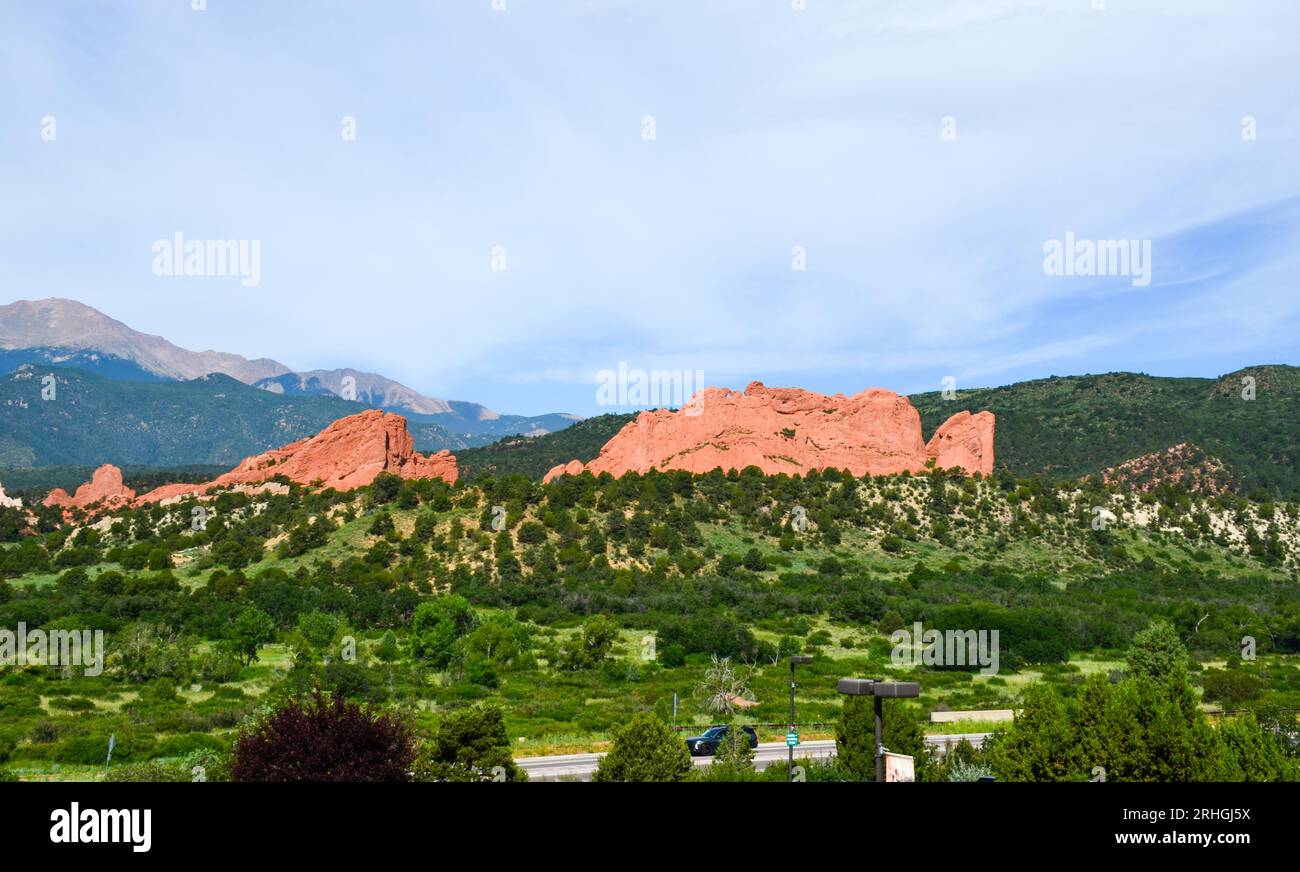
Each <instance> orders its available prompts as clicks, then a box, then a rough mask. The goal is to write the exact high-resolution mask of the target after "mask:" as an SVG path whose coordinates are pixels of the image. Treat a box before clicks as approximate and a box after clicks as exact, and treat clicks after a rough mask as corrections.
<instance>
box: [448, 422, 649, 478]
mask: <svg viewBox="0 0 1300 872" xmlns="http://www.w3.org/2000/svg"><path fill="white" fill-rule="evenodd" d="M635 417H636V415H599V416H597V417H595V418H587V419H586V420H585V421H579V422H578V423H577V424H574V425H573V426H571V427H568V428H566V429H564V430H561V431H559V432H558V433H547V434H546V435H545V436H508V437H506V438H505V439H501V440H499V441H497V442H494V443H493V444H491V445H485V446H484V447H482V448H470V449H467V450H465V451H458V452H456V461H457V463H458V465H459V466H460V474H461V476H463V477H464V478H466V479H468V480H470V481H473V480H474V479H476V478H480V477H482V476H484V475H492V476H503V475H525V476H527V477H529V478H533V479H538V478H541V477H542V476H543V475H545V474H546V472H547V470H549V469H550V468H551V467H553V466H557V465H559V464H561V463H568V462H569V461H570V460H581V461H582V462H583V463H586V462H587V461H588V460H591V459H592V458H594V457H595V456H596V455H597V454H599V453H600V449H601V448H602V447H603V446H604V444H605V443H606V442H608V441H609V440H610V439H611V438H613V436H614V434H615V433H617V432H618V431H619V430H621V429H623V425H624V424H626V423H627V422H629V421H631V420H632V419H633V418H635Z"/></svg>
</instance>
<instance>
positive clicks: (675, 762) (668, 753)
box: [592, 714, 694, 782]
mask: <svg viewBox="0 0 1300 872" xmlns="http://www.w3.org/2000/svg"><path fill="white" fill-rule="evenodd" d="M613 733H614V745H613V747H612V748H611V749H610V751H609V753H608V754H606V755H605V756H604V757H602V758H600V763H599V764H597V766H596V773H595V775H593V776H592V781H601V782H609V781H686V780H687V779H688V778H689V777H690V775H691V771H692V769H693V768H694V767H693V766H692V765H691V755H690V752H689V751H687V750H686V743H685V742H684V741H682V738H681V737H680V736H678V735H677V733H675V732H674V731H673V730H672V728H671V727H669V726H668V725H667V724H665V723H664V722H663V721H661V720H659V719H658V718H656V717H654V716H653V715H649V714H639V715H636V716H635V717H633V718H632V720H630V721H628V722H627V723H626V724H623V725H622V726H621V727H614V729H613Z"/></svg>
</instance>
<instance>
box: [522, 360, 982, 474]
mask: <svg viewBox="0 0 1300 872" xmlns="http://www.w3.org/2000/svg"><path fill="white" fill-rule="evenodd" d="M993 430H994V417H993V414H992V413H991V412H980V413H979V414H978V415H971V414H970V413H969V412H962V413H959V414H958V415H954V416H953V417H952V418H950V419H949V420H948V421H946V422H945V423H944V424H943V425H942V426H941V427H940V428H939V429H938V431H936V433H935V436H934V438H932V439H931V440H930V445H929V446H927V445H926V443H925V441H924V440H923V439H922V437H921V416H920V413H918V412H917V411H916V408H915V407H913V406H912V404H911V402H909V401H908V399H907V398H906V397H902V396H899V395H898V394H895V393H893V392H892V391H887V390H883V389H880V388H870V389H868V390H865V391H862V392H861V393H858V394H854V395H853V396H851V397H846V396H845V395H844V394H835V395H833V396H828V395H826V394H819V393H816V392H814V391H806V390H802V389H800V388H769V387H766V386H765V385H764V384H763V383H762V382H752V383H751V384H750V385H749V386H748V387H747V388H746V389H745V391H744V393H738V392H736V391H731V390H727V389H726V388H705V389H704V390H702V391H701V392H700V393H698V394H697V395H696V396H695V398H694V399H693V400H692V401H691V402H690V403H688V404H687V406H686V407H685V408H683V409H681V410H679V411H676V412H673V411H670V410H667V409H657V410H655V411H649V412H642V413H641V414H640V415H638V416H637V417H636V419H635V420H633V421H631V422H630V423H628V424H627V425H626V426H624V427H623V429H622V430H620V431H619V432H618V433H617V434H616V435H615V436H614V438H612V439H610V440H609V442H607V443H605V446H604V447H603V448H602V449H601V450H600V454H599V456H597V457H596V458H595V459H594V460H592V461H590V462H589V463H586V464H582V463H580V462H579V461H577V460H574V461H571V462H569V463H567V464H563V465H561V466H556V467H554V468H553V469H551V470H550V471H549V472H547V474H546V477H545V480H546V481H551V480H553V479H555V478H556V477H558V476H560V475H577V474H579V473H580V472H583V471H586V472H591V473H593V474H596V475H598V474H600V473H602V472H608V473H610V474H611V475H614V476H616V477H617V476H621V475H623V474H625V473H627V472H631V471H633V470H635V471H637V472H641V473H644V472H648V471H649V470H651V469H658V470H684V471H686V472H693V473H705V472H710V471H712V470H714V469H719V468H721V469H723V470H732V469H736V470H739V469H744V468H745V467H747V466H756V467H758V468H759V469H761V470H763V471H764V472H765V473H768V474H773V473H782V472H784V473H789V474H792V475H793V474H803V473H807V472H809V471H810V470H814V469H817V470H821V469H831V468H834V469H847V470H849V471H850V472H851V473H853V474H854V475H891V474H895V473H900V472H904V471H910V472H920V471H921V470H923V469H925V468H926V463H927V461H929V460H931V459H933V460H934V461H935V462H936V463H937V465H939V466H942V467H960V468H962V469H965V470H966V471H967V472H982V473H985V474H988V473H990V472H992V470H993Z"/></svg>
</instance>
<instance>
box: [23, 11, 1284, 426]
mask: <svg viewBox="0 0 1300 872" xmlns="http://www.w3.org/2000/svg"><path fill="white" fill-rule="evenodd" d="M505 5H506V8H505V10H504V11H494V10H493V8H492V3H491V0H442V2H437V0H425V2H409V3H408V2H396V0H394V2H387V0H386V2H370V3H361V2H321V0H311V2H293V0H278V2H275V3H265V2H251V0H207V7H208V8H207V10H206V11H203V12H195V11H192V10H191V8H190V2H189V0H135V2H119V3H95V2H82V0H78V2H72V0H68V2H60V0H46V2H42V3H39V4H34V3H33V4H20V3H8V4H5V5H4V7H3V8H0V76H3V81H4V83H5V86H4V87H3V88H0V153H2V154H3V156H4V159H3V160H0V191H2V192H3V194H4V197H3V203H4V206H5V208H4V209H3V210H0V275H3V276H4V283H5V284H4V289H3V292H0V297H2V298H3V300H2V301H3V302H8V301H11V300H14V299H33V298H39V297H49V296H65V297H72V298H75V299H78V300H81V301H83V302H86V303H88V304H90V305H93V306H95V307H97V308H100V309H101V310H103V311H105V312H106V313H108V314H110V315H112V316H113V317H115V318H118V319H119V320H122V321H125V322H126V323H127V324H130V325H131V326H133V327H135V328H136V329H139V330H144V331H146V332H150V333H158V334H161V335H164V336H166V337H167V338H168V339H170V340H172V341H173V342H176V343H177V344H180V345H182V346H185V347H187V348H193V349H207V348H216V349H220V350H226V351H235V352H238V353H241V354H245V355H248V356H251V357H258V356H269V357H274V358H276V359H278V360H281V361H283V362H284V363H286V364H288V365H290V366H292V367H294V368H297V369H310V368H317V367H326V368H329V367H336V366H354V367H357V368H361V369H370V370H375V371H378V372H382V373H384V374H386V375H389V376H390V377H393V378H396V379H398V380H400V381H403V382H405V383H407V384H409V385H410V386H412V387H414V388H416V389H418V390H421V391H423V392H425V393H428V394H431V395H434V396H441V397H447V398H453V399H468V400H474V401H477V402H482V403H485V404H487V405H489V406H492V407H493V408H496V409H498V410H500V411H503V412H515V413H524V414H534V413H541V412H547V411H571V412H576V413H579V414H593V413H597V412H600V411H604V409H601V408H599V407H597V405H596V401H595V397H596V394H595V387H596V373H597V372H598V371H599V370H602V369H613V368H616V367H617V365H618V363H619V362H620V361H626V362H627V363H628V364H629V366H631V367H632V368H644V369H650V368H669V369H682V370H690V371H695V370H703V371H704V373H705V378H706V381H708V382H709V383H710V384H720V385H726V386H730V387H736V388H740V387H743V386H744V385H745V384H746V383H747V382H748V381H750V380H753V379H760V380H763V381H766V382H767V383H768V384H773V385H800V386H804V387H809V388H814V389H818V390H823V391H828V392H835V391H843V392H846V393H852V392H855V391H858V390H861V389H862V388H865V387H869V386H881V387H888V388H891V389H894V390H898V391H900V392H904V393H906V392H914V391H921V390H936V389H938V388H939V387H940V381H941V379H942V378H943V377H944V376H947V375H952V376H955V377H956V378H957V380H958V382H957V385H958V387H959V388H960V387H964V386H965V387H973V386H978V385H991V384H1003V383H1007V382H1011V381H1017V380H1021V379H1025V378H1033V377H1039V376H1045V375H1050V374H1070V373H1083V372H1102V371H1110V370H1141V371H1147V372H1152V373H1156V374H1164V375H1216V374H1219V373H1223V372H1227V371H1231V370H1233V369H1236V368H1238V367H1241V366H1244V365H1249V364H1253V363H1265V362H1286V363H1300V355H1298V354H1297V348H1298V347H1300V343H1298V342H1297V337H1300V291H1298V289H1297V281H1296V275H1297V270H1296V267H1297V261H1298V260H1300V246H1298V245H1297V242H1300V147H1298V146H1300V108H1297V107H1300V53H1297V52H1296V50H1295V46H1294V36H1295V34H1296V33H1300V4H1293V3H1282V2H1264V0H1256V2H1251V0H1237V2H1227V0H1225V2H1201V0H1167V2H1154V0H1153V2H1136V0H1107V2H1106V3H1105V5H1106V7H1107V8H1106V9H1105V10H1104V11H1094V10H1093V9H1092V0H1037V2H1032V0H929V2H927V0H863V2H852V0H842V2H830V0H807V4H806V5H807V9H806V10H803V11H796V10H794V9H792V8H791V7H792V3H791V0H735V2H732V0H683V2H677V0H605V2H597V0H506V3H505ZM46 116H53V117H54V119H55V124H56V125H57V126H56V131H57V133H56V138H55V139H54V140H53V141H45V140H43V139H42V137H41V131H42V119H43V118H45V117H46ZM343 116H351V117H353V118H355V119H356V130H357V138H356V141H345V140H344V139H343V138H342V137H341V136H340V130H341V123H342V122H341V119H342V118H343ZM646 116H653V118H654V125H655V138H654V139H653V140H652V141H646V139H645V138H644V137H643V129H644V127H643V119H644V118H645V117H646ZM1246 116H1250V117H1251V118H1253V119H1254V124H1255V130H1256V136H1255V138H1254V139H1253V140H1247V139H1244V138H1243V136H1242V130H1243V118H1244V117H1246ZM945 118H951V119H955V129H956V136H955V138H947V139H946V138H944V136H943V135H942V134H943V131H944V119H945ZM178 231H179V232H183V233H184V234H185V235H186V237H187V238H199V239H205V238H217V239H256V240H260V242H261V251H262V263H261V271H262V279H261V283H260V285H259V286H257V287H251V288H250V287H242V286H241V285H240V283H239V281H238V280H237V279H231V278H223V277H185V278H182V277H159V276H155V275H154V274H153V273H152V272H151V260H152V255H151V245H152V244H153V242H154V241H155V240H158V239H164V238H167V239H169V238H171V237H172V235H173V234H174V233H175V232H178ZM1067 231H1072V232H1073V233H1074V234H1075V235H1076V236H1077V237H1079V238H1085V239H1125V240H1127V239H1138V240H1144V239H1149V240H1151V242H1152V280H1151V283H1150V284H1149V285H1147V286H1144V287H1136V286H1134V285H1133V283H1132V282H1131V280H1130V279H1129V278H1127V277H1106V278H1087V277H1079V276H1075V277H1060V276H1047V275H1044V271H1043V257H1044V255H1043V245H1044V243H1045V242H1046V241H1047V240H1051V239H1062V238H1063V237H1064V234H1065V233H1066V232H1067ZM498 245H499V246H503V247H504V250H505V255H506V264H507V269H506V270H505V271H493V270H492V268H491V266H492V255H491V253H492V249H493V246H498ZM795 246H802V247H803V249H804V250H805V251H806V269H805V270H803V271H796V270H792V269H791V260H792V251H793V249H794V248H795Z"/></svg>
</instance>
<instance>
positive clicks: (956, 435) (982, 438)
mask: <svg viewBox="0 0 1300 872" xmlns="http://www.w3.org/2000/svg"><path fill="white" fill-rule="evenodd" d="M993 425H994V419H993V413H992V412H980V413H979V414H978V415H972V414H971V413H970V412H958V413H957V414H955V415H953V416H952V417H951V418H949V419H948V420H947V421H944V422H943V423H942V424H940V425H939V429H938V430H935V431H934V435H933V436H931V437H930V441H929V443H927V444H926V446H925V456H926V458H927V459H929V460H933V461H935V465H936V466H938V467H939V468H940V469H952V468H954V467H957V468H960V469H964V470H966V471H967V472H982V473H984V474H985V475H990V474H992V472H993Z"/></svg>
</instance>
